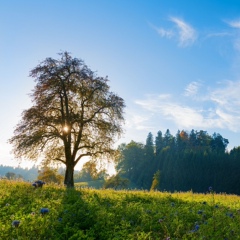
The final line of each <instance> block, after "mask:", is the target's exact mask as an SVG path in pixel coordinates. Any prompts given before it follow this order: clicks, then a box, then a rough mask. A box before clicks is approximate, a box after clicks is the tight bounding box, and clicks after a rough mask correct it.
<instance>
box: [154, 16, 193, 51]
mask: <svg viewBox="0 0 240 240" xmlns="http://www.w3.org/2000/svg"><path fill="white" fill-rule="evenodd" d="M169 21H170V22H172V23H174V26H172V27H171V28H163V27H159V28H158V27H156V26H154V25H152V24H150V26H151V27H152V28H153V29H155V31H156V32H157V33H158V34H159V35H160V36H161V37H165V38H168V39H172V38H176V39H177V41H178V43H179V46H180V47H187V46H190V45H192V44H193V43H194V42H195V41H196V40H197V31H196V30H195V29H194V28H193V27H192V26H191V25H190V24H188V23H187V22H185V21H183V20H182V19H180V18H177V17H170V18H169Z"/></svg>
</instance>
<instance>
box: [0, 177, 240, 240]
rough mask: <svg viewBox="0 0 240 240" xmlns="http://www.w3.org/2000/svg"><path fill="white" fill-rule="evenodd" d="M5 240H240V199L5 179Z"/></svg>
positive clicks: (1, 225) (1, 226) (0, 184)
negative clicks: (60, 185) (101, 188)
mask: <svg viewBox="0 0 240 240" xmlns="http://www.w3.org/2000/svg"><path fill="white" fill-rule="evenodd" d="M0 207H1V211H0V239H4V240H5V239H6V240H8V239H10V240H12V239H19V240H20V239H24V240H27V239H31V240H33V239H57V240H61V239H68V240H73V239H90V240H91V239H124V240H125V239H160V240H162V239H209V240H212V239H216V240H220V239H240V227H239V224H240V197H239V196H236V195H226V194H221V195H220V194H215V193H214V189H212V191H211V192H209V189H208V187H206V194H195V193H192V192H186V193H168V192H146V191H145V192H144V191H114V190H94V189H87V188H82V189H80V188H79V189H78V188H77V189H75V190H74V189H70V190H67V189H66V188H64V187H59V186H54V185H44V186H43V188H38V189H34V188H33V187H32V185H31V184H30V183H24V182H14V181H7V180H0Z"/></svg>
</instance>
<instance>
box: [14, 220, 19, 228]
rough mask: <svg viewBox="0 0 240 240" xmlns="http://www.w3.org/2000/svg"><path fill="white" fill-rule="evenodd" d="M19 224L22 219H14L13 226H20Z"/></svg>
mask: <svg viewBox="0 0 240 240" xmlns="http://www.w3.org/2000/svg"><path fill="white" fill-rule="evenodd" d="M19 224H20V221H19V220H14V221H13V222H12V226H13V227H19Z"/></svg>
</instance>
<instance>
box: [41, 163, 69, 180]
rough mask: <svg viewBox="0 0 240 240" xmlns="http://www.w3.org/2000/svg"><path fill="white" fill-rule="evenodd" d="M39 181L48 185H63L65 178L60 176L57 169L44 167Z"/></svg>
mask: <svg viewBox="0 0 240 240" xmlns="http://www.w3.org/2000/svg"><path fill="white" fill-rule="evenodd" d="M38 179H39V180H42V181H44V182H46V183H58V184H62V183H63V179H64V176H63V175H61V174H59V173H58V170H57V169H53V168H50V167H48V166H44V167H43V168H42V169H41V170H40V171H39V173H38Z"/></svg>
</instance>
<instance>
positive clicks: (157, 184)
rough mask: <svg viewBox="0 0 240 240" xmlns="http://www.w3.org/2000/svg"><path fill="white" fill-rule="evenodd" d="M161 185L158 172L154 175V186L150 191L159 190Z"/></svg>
mask: <svg viewBox="0 0 240 240" xmlns="http://www.w3.org/2000/svg"><path fill="white" fill-rule="evenodd" d="M159 185H160V170H157V172H156V173H154V175H153V181H152V186H151V188H150V191H154V190H157V189H158V187H159Z"/></svg>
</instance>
